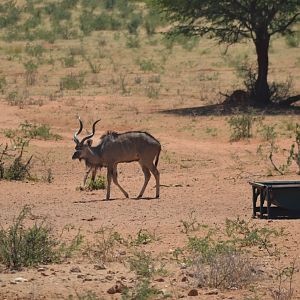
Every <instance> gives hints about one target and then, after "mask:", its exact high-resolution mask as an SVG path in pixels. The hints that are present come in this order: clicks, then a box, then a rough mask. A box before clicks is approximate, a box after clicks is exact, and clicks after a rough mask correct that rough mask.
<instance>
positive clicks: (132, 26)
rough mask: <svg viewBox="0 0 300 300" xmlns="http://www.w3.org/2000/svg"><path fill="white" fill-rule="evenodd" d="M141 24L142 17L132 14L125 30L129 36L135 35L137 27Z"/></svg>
mask: <svg viewBox="0 0 300 300" xmlns="http://www.w3.org/2000/svg"><path fill="white" fill-rule="evenodd" d="M141 24H142V16H141V15H140V14H133V15H132V16H131V18H130V20H129V22H128V23H127V29H128V32H129V33H130V34H137V30H138V28H139V26H140V25H141Z"/></svg>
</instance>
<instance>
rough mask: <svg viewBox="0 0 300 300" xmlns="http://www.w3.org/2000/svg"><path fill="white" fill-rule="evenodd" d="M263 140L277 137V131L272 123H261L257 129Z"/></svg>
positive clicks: (271, 139)
mask: <svg viewBox="0 0 300 300" xmlns="http://www.w3.org/2000/svg"><path fill="white" fill-rule="evenodd" d="M257 131H258V132H259V134H260V135H261V137H262V139H263V140H264V141H267V142H269V141H274V140H275V139H276V137H277V133H276V130H275V126H274V125H265V124H262V125H261V127H260V128H259V129H258V130H257Z"/></svg>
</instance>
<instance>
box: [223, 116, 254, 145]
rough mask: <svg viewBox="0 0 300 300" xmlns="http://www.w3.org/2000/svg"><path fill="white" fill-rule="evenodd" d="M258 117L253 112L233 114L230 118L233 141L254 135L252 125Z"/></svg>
mask: <svg viewBox="0 0 300 300" xmlns="http://www.w3.org/2000/svg"><path fill="white" fill-rule="evenodd" d="M255 120H256V118H255V117H254V116H253V115H251V114H241V115H235V116H231V117H230V118H229V120H228V123H229V126H230V129H231V136H230V140H231V141H239V140H241V139H248V138H251V137H252V126H253V122H254V121H255Z"/></svg>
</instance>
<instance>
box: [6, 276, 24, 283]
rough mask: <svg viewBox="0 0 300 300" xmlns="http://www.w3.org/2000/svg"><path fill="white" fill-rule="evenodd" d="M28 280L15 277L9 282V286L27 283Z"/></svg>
mask: <svg viewBox="0 0 300 300" xmlns="http://www.w3.org/2000/svg"><path fill="white" fill-rule="evenodd" d="M27 281H28V280H27V279H25V278H23V277H17V278H14V279H12V280H11V281H10V283H11V284H17V283H22V282H27Z"/></svg>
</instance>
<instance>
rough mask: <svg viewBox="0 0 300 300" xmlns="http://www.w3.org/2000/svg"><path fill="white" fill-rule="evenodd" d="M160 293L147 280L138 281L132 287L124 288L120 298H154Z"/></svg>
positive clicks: (130, 299)
mask: <svg viewBox="0 0 300 300" xmlns="http://www.w3.org/2000/svg"><path fill="white" fill-rule="evenodd" d="M159 296H162V293H161V292H160V291H159V290H158V289H156V288H155V287H151V284H150V281H149V280H142V281H139V282H138V283H137V284H136V285H135V286H134V287H133V288H132V289H129V288H127V289H125V291H124V292H123V293H122V300H147V299H156V297H159Z"/></svg>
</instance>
